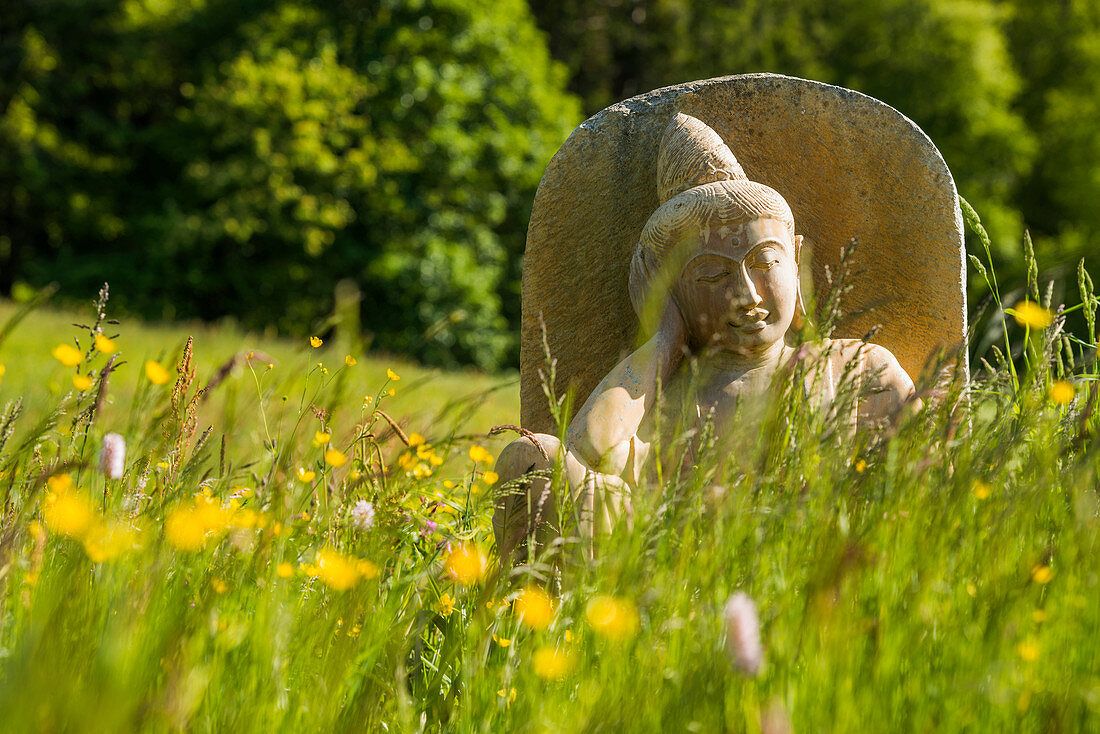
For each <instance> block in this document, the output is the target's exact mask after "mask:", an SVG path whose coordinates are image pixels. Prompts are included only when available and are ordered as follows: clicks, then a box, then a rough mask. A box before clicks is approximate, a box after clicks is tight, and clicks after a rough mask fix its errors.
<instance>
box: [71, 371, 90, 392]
mask: <svg viewBox="0 0 1100 734" xmlns="http://www.w3.org/2000/svg"><path fill="white" fill-rule="evenodd" d="M91 386H92V378H91V377H89V376H88V375H73V387H75V388H76V389H77V390H80V391H81V392H84V391H85V390H87V389H88V388H89V387H91Z"/></svg>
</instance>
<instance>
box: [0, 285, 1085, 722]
mask: <svg viewBox="0 0 1100 734" xmlns="http://www.w3.org/2000/svg"><path fill="white" fill-rule="evenodd" d="M1086 297H1087V298H1088V299H1090V300H1089V303H1090V304H1092V307H1094V306H1095V303H1094V301H1095V298H1094V296H1092V294H1091V293H1087V295H1086ZM1048 305H1049V304H1048ZM1029 308H1030V307H1029ZM1035 308H1038V309H1042V311H1041V312H1039V311H1035V310H1034V309H1032V311H1031V315H1032V316H1038V317H1041V318H1035V319H1031V320H1030V321H1029V323H1028V325H1027V328H1028V330H1027V331H1026V332H1025V334H1024V337H1023V341H1022V342H1020V343H1018V344H1015V345H1012V344H1010V345H1009V346H1014V347H1015V351H1016V353H1017V355H1018V358H1019V359H1020V361H1021V363H1023V364H1025V365H1028V366H1029V367H1028V368H1027V369H1024V370H1022V371H1017V370H1009V369H1008V368H1007V365H1006V364H1004V363H1001V364H995V365H994V366H993V371H992V372H991V373H989V374H985V375H983V376H981V377H980V378H979V379H978V380H976V381H975V382H974V383H972V384H971V385H970V386H969V387H967V388H965V392H964V386H963V383H961V382H959V383H956V384H955V385H954V386H953V387H951V388H947V389H946V390H945V391H944V392H941V393H939V394H938V396H937V398H936V399H928V400H926V405H925V408H924V409H923V410H922V411H921V412H920V413H918V414H916V415H915V416H912V417H911V418H910V419H908V420H907V421H905V422H904V423H903V424H901V425H900V426H899V427H898V428H897V430H896V431H894V432H892V433H891V434H888V435H885V436H882V437H880V438H879V440H873V441H860V442H858V443H857V442H854V441H852V440H851V439H850V438H849V437H848V436H847V434H845V433H843V432H838V431H834V430H830V425H829V423H828V419H827V417H822V416H817V415H813V414H812V413H810V412H809V411H806V410H804V409H803V407H802V403H800V402H799V399H800V395H799V393H798V391H797V390H793V391H789V392H788V393H787V394H785V395H783V396H781V397H780V398H777V400H776V403H775V405H774V410H772V411H771V413H770V414H769V415H768V417H767V419H766V422H765V425H764V426H763V428H762V430H757V429H756V428H754V429H753V430H752V431H751V432H750V434H749V436H750V437H751V438H752V440H751V441H749V442H748V443H745V444H743V445H744V446H747V447H748V448H746V450H745V451H744V452H739V453H738V454H737V455H735V456H730V455H728V452H724V451H723V450H722V449H721V446H720V444H715V445H714V446H713V447H711V448H709V449H708V448H707V447H706V446H703V448H702V450H701V452H700V453H699V454H698V455H697V457H696V462H695V465H694V466H693V468H692V470H691V471H688V472H682V473H681V472H675V471H670V470H668V468H667V467H666V470H665V472H664V476H665V477H666V481H665V483H664V484H663V485H658V484H657V483H656V482H652V481H651V482H649V483H647V484H646V485H645V486H643V487H642V490H641V491H640V492H639V493H638V494H637V496H636V515H635V518H634V525H633V527H632V528H627V527H626V526H625V525H624V526H620V527H619V528H617V529H616V531H615V532H614V533H612V534H611V535H610V536H608V537H604V538H601V539H600V542H599V548H598V553H597V554H596V559H595V560H594V561H585V560H583V555H582V554H581V553H580V552H578V551H576V550H575V549H574V545H573V543H571V542H566V543H565V544H564V545H562V546H558V547H554V548H552V549H551V550H550V552H549V553H548V554H547V555H545V556H542V557H540V558H538V559H536V560H535V562H533V563H531V564H530V565H528V566H523V567H520V568H517V569H515V570H514V571H510V572H508V573H501V572H500V570H499V566H498V564H497V559H496V557H495V548H494V545H493V538H492V532H491V525H490V518H491V515H492V511H493V506H494V500H495V497H496V495H497V493H498V492H500V491H508V489H509V488H503V489H502V488H501V487H500V478H499V477H498V476H496V474H495V473H494V471H493V456H494V455H495V453H496V450H497V449H498V448H499V447H500V445H501V442H502V441H504V440H507V437H492V438H491V437H489V436H488V435H487V432H488V431H489V429H490V428H491V427H492V426H493V425H495V424H497V423H505V422H512V421H513V420H514V417H515V415H516V413H517V406H516V404H515V392H516V390H515V385H514V384H506V386H505V387H504V388H501V389H497V390H495V391H492V392H486V391H490V390H492V389H493V388H495V387H497V386H498V385H500V384H501V382H502V381H501V380H498V379H496V378H491V377H485V376H483V375H477V374H440V373H434V372H429V371H425V370H422V369H420V368H417V367H416V366H414V365H410V364H407V363H402V362H399V361H396V360H385V359H378V358H376V357H372V356H371V355H363V354H359V355H351V356H352V359H346V357H347V354H346V352H345V349H344V348H341V347H338V346H336V345H335V344H334V343H330V341H331V342H336V341H337V339H332V340H329V339H327V338H326V339H318V340H316V341H313V342H311V341H309V340H301V343H297V342H287V341H283V340H277V339H270V338H260V337H254V336H248V335H242V334H239V333H236V332H234V331H233V330H232V329H218V328H195V329H182V330H181V329H177V328H168V327H164V328H160V327H147V326H143V325H140V324H123V325H121V326H120V327H118V328H117V329H116V328H114V327H109V328H108V330H107V336H109V337H111V341H112V342H113V343H111V344H106V343H103V342H100V345H99V346H100V347H102V349H93V350H92V351H91V352H88V351H87V350H88V348H89V347H90V346H93V342H92V341H91V338H90V336H89V335H88V334H87V333H84V334H83V335H81V332H80V330H78V329H75V328H73V327H71V326H68V324H69V323H70V322H72V321H73V320H83V321H87V319H85V318H84V317H83V316H81V315H79V314H66V313H57V312H48V311H39V312H36V313H34V314H32V315H31V316H30V317H28V319H27V321H26V322H25V323H24V324H22V325H21V326H20V327H19V329H17V330H16V331H15V332H13V333H12V334H11V335H10V336H9V337H8V338H7V340H6V341H5V342H4V343H3V344H0V363H2V364H4V365H5V371H4V374H3V376H2V378H0V379H2V382H0V405H3V404H5V403H7V404H9V408H6V409H5V412H4V413H3V414H2V415H0V438H3V439H5V440H4V442H3V445H0V500H2V502H3V507H4V513H5V514H4V518H3V526H2V530H0V729H2V730H5V731H112V732H115V731H138V730H140V731H169V730H198V731H233V732H248V731H257V732H260V731H262V732H268V731H273V730H279V731H303V730H320V731H383V730H388V731H420V730H429V731H437V730H441V731H484V732H497V731H646V732H648V731H700V732H712V731H765V732H780V731H787V730H788V729H787V728H786V727H788V726H789V725H793V727H794V730H795V731H832V732H866V731H944V730H946V731H961V730H968V731H969V730H975V731H991V732H992V731H996V732H999V731H1008V730H1011V731H1083V730H1090V729H1093V730H1094V729H1095V728H1096V722H1097V721H1098V720H1100V652H1098V650H1100V604H1097V600H1098V599H1100V573H1098V572H1097V569H1098V568H1100V498H1098V495H1097V491H1096V477H1097V469H1098V462H1097V458H1096V452H1095V448H1094V447H1095V443H1094V436H1095V432H1096V429H1097V427H1098V418H1097V417H1096V415H1095V410H1094V402H1095V400H1096V394H1097V393H1096V391H1095V389H1094V386H1093V383H1092V382H1091V379H1090V378H1089V377H1082V376H1081V375H1080V374H1078V375H1076V376H1075V375H1074V374H1071V373H1070V372H1069V371H1067V370H1065V369H1059V368H1058V367H1057V362H1058V360H1055V359H1054V357H1053V355H1054V354H1055V353H1056V352H1057V350H1063V349H1068V350H1069V351H1073V350H1077V351H1076V352H1075V354H1076V355H1077V358H1078V359H1079V360H1080V361H1079V365H1078V366H1079V370H1078V371H1079V373H1080V371H1081V370H1082V369H1086V368H1085V367H1084V365H1086V364H1088V363H1089V362H1088V360H1089V359H1091V357H1090V356H1088V355H1089V354H1091V353H1089V352H1087V350H1086V349H1083V348H1081V345H1079V344H1070V345H1067V344H1065V337H1064V335H1061V334H1060V333H1059V332H1058V331H1057V328H1058V322H1059V316H1058V314H1056V313H1053V311H1052V310H1051V309H1048V307H1047V306H1046V305H1036V306H1035ZM10 312H11V306H10V305H7V304H0V323H2V322H3V321H4V320H5V318H6V316H7V315H8V314H10ZM1048 317H1049V319H1050V320H1046V319H1047V318H1048ZM1043 322H1045V326H1044V325H1043ZM116 331H117V337H116V333H115V332H116ZM188 335H193V336H194V341H193V347H192V349H193V353H191V354H190V356H189V352H188V350H187V349H186V347H185V344H186V337H187V336H188ZM1011 335H1012V336H1013V338H1017V337H1019V333H1018V331H1013V332H1011ZM74 336H81V337H82V341H81V342H80V345H81V348H80V349H79V350H78V356H79V359H80V361H79V363H78V364H76V365H66V364H64V362H66V361H68V362H71V361H73V359H72V355H71V354H66V353H64V352H62V353H61V354H60V356H59V355H55V354H53V351H54V350H55V348H56V347H57V346H58V345H59V344H72V343H73V342H72V338H73V337H74ZM317 341H320V342H321V343H320V344H318V343H317ZM1006 343H1007V337H1006ZM113 350H117V351H113ZM88 354H90V357H86V355H88ZM233 355H240V356H239V358H238V360H237V363H235V364H234V365H233V366H232V367H231V368H230V369H229V370H228V371H227V373H226V377H225V379H224V380H223V381H221V382H220V384H217V385H216V386H214V387H212V388H211V390H210V392H209V399H208V400H205V401H204V400H203V399H202V395H201V394H200V392H199V391H200V389H201V388H203V387H204V386H208V385H210V384H211V381H212V380H213V379H214V377H215V375H217V374H218V372H219V371H220V370H221V368H222V367H223V366H224V365H226V364H227V363H228V361H229V359H230V358H231V357H232V356H233ZM249 355H251V357H249ZM1023 355H1026V358H1025V357H1024V356H1023ZM112 357H115V359H116V361H122V360H124V361H125V362H126V364H124V365H122V366H120V367H119V368H118V370H117V371H115V372H114V373H112V375H111V377H110V383H109V390H108V392H107V393H106V398H105V401H104V402H103V405H102V406H101V409H100V410H98V411H94V412H92V413H91V414H88V413H87V411H88V409H89V407H93V406H94V405H95V402H96V395H97V394H98V390H99V385H100V380H101V371H102V368H103V366H104V365H106V364H107V362H108V360H110V359H111V358H112ZM189 359H190V361H191V362H192V364H193V368H194V377H193V379H190V378H188V375H189V374H190V372H189V370H188V369H187V363H188V360H189ZM89 360H90V362H91V364H92V365H94V367H95V369H94V370H90V369H88V362H89ZM148 361H155V362H156V363H158V364H159V365H161V366H162V367H163V368H164V370H165V372H166V373H167V375H168V377H169V379H168V380H167V381H163V380H161V377H162V375H161V374H160V373H159V372H157V371H156V370H152V371H149V370H147V369H146V363H147V362H148ZM318 362H322V363H323V364H324V366H323V367H319V366H318ZM352 362H354V364H352ZM269 365H271V366H270V367H269ZM74 374H82V375H90V379H91V380H92V381H93V384H92V385H90V386H89V387H88V388H87V389H85V390H80V389H78V387H77V386H76V385H74V384H73V383H72V377H73V375H74ZM505 382H506V381H505ZM157 383H162V384H157ZM391 389H392V390H394V391H395V394H394V395H392V396H391V395H390V394H389V391H390V390H391ZM463 396H465V397H463ZM284 397H285V400H284ZM368 397H369V400H367V399H366V398H368ZM17 398H22V399H23V400H24V407H23V410H22V413H21V414H19V415H17V416H14V417H11V418H10V420H9V418H8V416H12V408H11V407H10V405H11V403H10V402H9V401H13V400H15V399H17ZM456 399H457V400H456ZM452 402H454V405H453V407H451V408H449V409H444V406H446V405H448V404H450V403H452ZM383 413H384V414H385V415H383ZM89 415H90V420H89V417H88V416H89ZM80 416H85V417H83V418H80ZM391 420H392V421H393V423H392V424H391V422H390V421H391ZM208 428H209V433H208V434H207V430H208ZM108 433H117V434H119V435H121V436H122V437H124V439H125V441H126V443H127V452H126V457H125V460H124V462H123V470H122V475H121V477H118V478H112V477H111V476H110V474H111V473H112V472H113V471H114V469H113V468H112V467H113V464H112V461H111V458H110V456H109V455H108V456H106V457H103V458H102V459H101V457H100V449H101V446H102V445H103V439H104V436H105V435H106V434H108ZM204 436H205V438H204ZM696 438H698V437H696ZM112 450H115V449H110V450H109V451H108V454H110V451H112ZM673 453H675V451H673ZM512 489H514V487H513V488H512ZM564 509H566V508H563V510H564ZM561 516H563V517H567V516H568V513H566V512H562V513H561ZM567 530H568V528H567Z"/></svg>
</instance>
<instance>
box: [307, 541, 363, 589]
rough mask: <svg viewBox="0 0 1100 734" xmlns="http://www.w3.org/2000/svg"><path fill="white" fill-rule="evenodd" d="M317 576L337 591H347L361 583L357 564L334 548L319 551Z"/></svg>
mask: <svg viewBox="0 0 1100 734" xmlns="http://www.w3.org/2000/svg"><path fill="white" fill-rule="evenodd" d="M316 566H317V576H318V577H320V579H321V580H322V581H324V582H325V585H326V586H328V587H329V588H331V589H335V590H336V591H347V590H348V589H350V588H351V587H353V586H355V584H356V583H357V582H358V581H359V571H358V569H356V567H355V563H354V562H353V561H352V560H351V559H350V558H348V557H347V556H345V555H343V554H342V553H340V552H339V551H337V550H335V549H334V548H322V549H321V550H319V551H317V558H316Z"/></svg>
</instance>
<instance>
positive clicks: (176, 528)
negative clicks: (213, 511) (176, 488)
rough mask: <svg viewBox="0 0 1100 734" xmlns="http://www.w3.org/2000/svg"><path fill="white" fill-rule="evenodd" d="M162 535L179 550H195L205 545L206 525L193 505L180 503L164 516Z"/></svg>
mask: <svg viewBox="0 0 1100 734" xmlns="http://www.w3.org/2000/svg"><path fill="white" fill-rule="evenodd" d="M164 537H165V538H166V539H167V540H168V542H169V543H171V544H172V545H173V546H175V547H176V548H177V549H179V550H181V551H187V552H191V551H197V550H199V549H201V548H202V547H203V546H204V545H206V526H205V525H204V524H203V521H202V518H201V517H200V516H199V513H198V512H197V511H196V510H195V508H194V507H193V506H191V507H188V506H187V505H180V506H179V507H177V508H175V509H174V510H172V511H171V512H170V513H168V517H167V518H165V520H164Z"/></svg>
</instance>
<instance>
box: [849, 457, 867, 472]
mask: <svg viewBox="0 0 1100 734" xmlns="http://www.w3.org/2000/svg"><path fill="white" fill-rule="evenodd" d="M852 466H853V467H854V468H855V470H856V471H857V472H859V473H860V474H862V473H863V472H864V471H866V469H867V462H866V461H864V460H863V459H856V462H855V464H853V465H852Z"/></svg>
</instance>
